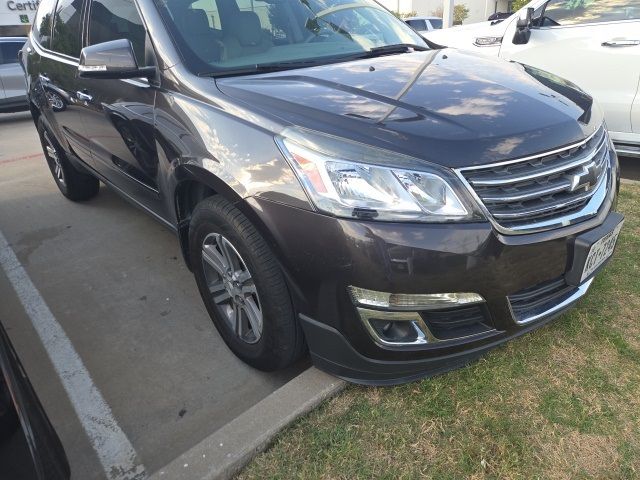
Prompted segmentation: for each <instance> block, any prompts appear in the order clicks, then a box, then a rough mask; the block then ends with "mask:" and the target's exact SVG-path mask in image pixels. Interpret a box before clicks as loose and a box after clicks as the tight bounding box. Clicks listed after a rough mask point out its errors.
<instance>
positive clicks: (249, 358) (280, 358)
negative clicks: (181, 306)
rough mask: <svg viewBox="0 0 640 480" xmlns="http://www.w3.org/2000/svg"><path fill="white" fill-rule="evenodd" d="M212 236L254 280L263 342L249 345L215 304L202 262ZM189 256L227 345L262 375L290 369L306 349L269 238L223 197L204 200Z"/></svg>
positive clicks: (192, 227) (192, 228) (194, 218)
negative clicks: (225, 245) (220, 240)
mask: <svg viewBox="0 0 640 480" xmlns="http://www.w3.org/2000/svg"><path fill="white" fill-rule="evenodd" d="M212 235H214V236H215V235H222V236H224V239H225V240H228V241H229V242H230V243H231V245H232V247H233V248H234V249H235V250H236V252H237V253H238V254H239V255H240V256H241V260H242V261H243V262H244V264H246V267H247V270H248V272H250V274H251V277H252V282H253V284H254V285H253V286H254V287H255V289H256V292H257V295H258V296H259V304H260V307H261V312H262V331H261V336H260V338H259V340H257V341H256V342H255V343H247V342H246V341H244V340H243V339H241V338H240V337H239V336H238V335H237V334H236V333H235V332H234V330H233V329H232V328H231V326H230V324H229V320H228V319H227V318H226V317H225V313H224V312H223V310H222V307H221V306H220V305H218V304H216V303H215V302H214V300H213V295H212V294H211V292H210V288H209V281H208V280H207V276H206V275H207V274H206V273H205V269H206V268H207V267H206V266H205V264H204V262H203V245H204V242H205V241H206V239H208V238H211V236H212ZM189 253H190V258H191V264H192V267H193V272H194V275H195V278H196V282H197V284H198V289H199V290H200V295H201V296H202V299H203V301H204V304H205V306H206V308H207V311H208V312H209V315H210V316H211V319H212V320H213V323H214V324H215V326H216V328H217V329H218V331H219V332H220V335H221V336H222V338H223V340H224V341H225V343H226V344H227V346H228V347H229V348H230V349H231V350H232V351H233V352H234V353H235V354H236V355H237V356H238V357H239V358H240V359H241V360H243V361H244V362H245V363H247V364H249V365H251V366H252V367H254V368H257V369H259V370H263V371H273V370H278V369H281V368H284V367H287V366H289V365H291V364H292V363H294V362H295V361H296V360H298V359H299V358H300V357H301V356H302V354H303V353H304V352H305V349H306V346H305V342H304V336H303V333H302V329H301V327H300V324H299V323H298V321H297V320H296V318H295V313H294V308H293V305H292V302H291V296H290V294H289V289H288V287H287V284H286V282H285V279H284V275H283V272H282V270H281V268H280V266H279V265H278V262H277V261H276V259H275V257H274V255H273V253H272V252H271V250H270V249H269V247H268V246H267V244H266V242H265V240H264V239H263V238H262V236H261V235H260V234H259V233H258V231H257V230H256V229H255V228H254V226H253V225H252V224H251V222H250V221H249V220H248V219H247V217H245V216H244V215H243V214H242V213H241V212H240V211H239V210H238V209H237V208H235V207H234V206H233V205H232V204H231V203H229V202H228V201H227V200H225V199H224V198H222V197H220V196H213V197H209V198H207V199H205V200H203V201H202V202H200V203H199V204H198V205H197V206H196V208H195V210H194V212H193V216H192V218H191V223H190V225H189Z"/></svg>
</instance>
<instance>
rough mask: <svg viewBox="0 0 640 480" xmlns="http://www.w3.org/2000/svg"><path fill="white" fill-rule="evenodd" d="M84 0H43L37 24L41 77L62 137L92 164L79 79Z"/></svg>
mask: <svg viewBox="0 0 640 480" xmlns="http://www.w3.org/2000/svg"><path fill="white" fill-rule="evenodd" d="M84 8H85V1H84V0H57V2H51V3H50V2H49V1H48V0H44V1H43V2H41V4H40V7H39V8H38V13H37V15H36V22H37V26H35V27H34V37H36V42H35V44H34V47H35V50H36V52H37V54H38V60H37V61H38V62H39V66H38V68H37V69H36V71H37V72H38V78H37V79H35V81H36V82H37V83H38V84H39V86H40V87H41V88H42V90H43V93H44V94H45V96H46V98H47V100H48V103H49V107H50V108H49V110H48V111H46V112H45V116H46V117H47V118H49V119H50V120H53V121H52V126H53V127H54V128H55V129H56V130H57V132H58V137H59V140H60V141H61V142H63V143H65V142H66V145H65V147H66V149H67V150H69V151H71V152H72V153H73V154H75V155H76V156H77V157H79V158H80V159H82V160H83V161H84V162H85V163H87V164H88V165H91V153H90V151H89V148H88V142H87V139H86V136H85V130H84V125H83V123H84V118H83V104H84V101H83V99H82V93H81V90H82V88H83V87H82V86H81V84H82V81H81V80H80V79H77V78H76V72H77V71H78V59H79V58H80V47H81V28H80V27H81V25H82V15H83V13H84Z"/></svg>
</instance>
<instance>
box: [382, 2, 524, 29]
mask: <svg viewBox="0 0 640 480" xmlns="http://www.w3.org/2000/svg"><path fill="white" fill-rule="evenodd" d="M378 1H379V2H380V3H381V4H382V5H384V6H385V7H387V8H388V9H389V10H391V11H393V12H399V13H400V14H403V15H409V14H412V13H414V12H415V15H417V16H420V17H422V16H442V13H441V12H442V4H443V0H378ZM511 3H512V2H511V1H510V0H455V4H456V5H458V4H461V5H462V4H464V5H466V7H467V8H468V9H469V16H468V17H467V18H466V19H465V21H464V23H465V24H466V23H476V22H484V21H486V20H487V18H489V15H491V14H493V13H496V12H508V11H510V6H511Z"/></svg>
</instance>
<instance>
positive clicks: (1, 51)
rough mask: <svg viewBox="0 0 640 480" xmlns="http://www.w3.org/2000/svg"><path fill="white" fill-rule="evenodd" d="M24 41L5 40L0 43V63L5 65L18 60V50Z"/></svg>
mask: <svg viewBox="0 0 640 480" xmlns="http://www.w3.org/2000/svg"><path fill="white" fill-rule="evenodd" d="M23 45H24V43H22V42H20V43H16V42H5V43H0V63H1V64H2V65H7V64H9V63H17V62H18V52H19V51H20V49H21V48H22V46H23Z"/></svg>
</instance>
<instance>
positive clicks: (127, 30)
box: [22, 0, 623, 384]
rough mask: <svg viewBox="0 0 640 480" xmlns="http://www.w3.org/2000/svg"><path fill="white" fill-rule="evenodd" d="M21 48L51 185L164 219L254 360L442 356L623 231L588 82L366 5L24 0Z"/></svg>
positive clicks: (402, 368)
mask: <svg viewBox="0 0 640 480" xmlns="http://www.w3.org/2000/svg"><path fill="white" fill-rule="evenodd" d="M22 61H23V64H24V66H25V69H26V72H27V83H28V95H29V101H30V108H31V111H32V114H33V118H34V121H35V123H36V125H37V128H38V132H39V133H40V138H41V141H42V145H43V148H44V151H45V154H46V159H47V162H48V164H49V167H50V169H51V171H52V173H53V176H54V180H55V181H56V184H57V185H58V187H59V188H60V190H61V192H62V193H63V194H64V195H65V196H67V197H68V198H70V199H71V200H76V201H86V200H89V199H90V198H91V197H93V196H95V195H96V194H97V193H98V190H99V181H102V182H104V183H105V184H107V185H108V186H110V187H112V188H114V189H115V190H117V191H118V192H119V193H120V194H122V195H123V196H124V197H126V198H127V199H128V200H130V201H131V202H133V203H134V204H136V205H138V206H139V207H140V208H142V209H144V210H145V211H147V212H148V213H149V214H151V215H152V216H154V217H155V218H157V219H158V220H159V221H160V222H161V223H163V224H164V225H166V226H167V227H168V228H170V229H172V230H174V231H175V232H176V234H177V237H178V239H179V241H180V245H181V246H182V251H183V253H184V257H185V260H186V262H187V263H188V265H189V267H190V268H191V269H192V271H193V272H194V274H195V278H196V280H197V284H198V287H199V289H200V293H201V294H202V298H203V300H204V303H205V305H206V307H207V309H208V311H209V314H210V315H211V318H212V320H213V322H214V324H215V325H216V327H217V328H218V330H219V332H220V334H221V335H222V337H223V338H224V340H225V341H226V343H227V344H228V345H229V347H230V348H231V349H232V350H233V351H234V352H235V353H236V354H237V355H238V356H239V357H240V358H242V359H243V360H244V361H246V362H247V363H249V364H250V365H253V366H255V367H256V368H260V369H264V370H273V369H278V368H281V367H284V366H286V365H288V364H291V363H292V362H294V361H295V360H296V359H298V358H299V357H300V356H301V355H302V354H303V353H304V352H305V351H306V350H307V348H308V350H309V351H310V353H311V356H312V359H313V361H314V363H315V364H316V365H317V366H318V367H320V368H323V369H325V370H327V371H329V372H332V373H334V374H336V375H338V376H341V377H344V378H347V379H349V380H352V381H356V382H363V383H377V384H389V383H397V382H402V381H408V380H411V379H414V378H418V377H421V376H425V375H430V374H434V373H437V372H441V371H444V370H447V369H451V368H454V367H456V366H460V365H463V364H465V363H467V362H469V361H470V360H472V359H474V358H476V357H478V356H479V355H481V354H482V353H484V352H486V351H487V350H489V349H490V348H492V347H494V346H496V345H498V344H500V343H501V342H504V341H506V340H508V339H510V338H513V337H515V336H517V335H520V334H522V333H524V332H527V331H529V330H531V329H533V328H536V327H539V326H540V325H542V324H544V323H545V322H547V321H549V320H550V319H551V318H553V317H554V316H556V315H558V314H559V313H561V312H563V311H564V310H565V309H567V308H568V307H570V306H571V305H572V304H574V303H575V302H576V301H577V300H578V299H579V298H580V297H582V296H583V295H584V294H585V293H586V291H587V289H588V288H589V286H590V284H591V282H592V280H593V276H594V275H595V274H596V273H597V272H598V271H599V270H600V269H601V268H602V266H603V265H604V264H605V263H606V261H607V260H608V259H609V258H610V257H611V255H612V253H613V251H614V248H615V243H616V239H617V236H618V233H619V232H620V228H621V227H622V222H623V219H622V216H621V215H620V214H618V213H615V211H614V207H615V203H616V195H617V189H618V183H619V180H618V161H617V157H616V154H615V153H614V151H613V149H612V147H611V141H610V139H609V136H608V134H607V130H606V126H605V125H604V123H603V117H602V112H601V110H600V109H599V108H598V106H597V105H596V104H594V102H593V100H592V98H591V97H590V96H589V95H587V94H585V93H584V92H583V91H581V90H580V89H579V88H577V87H576V86H575V85H572V84H570V83H568V82H566V81H563V80H562V79H560V78H557V77H555V76H553V75H550V74H548V73H546V72H542V71H539V70H536V69H533V68H530V67H528V66H525V65H520V64H515V63H506V62H503V61H497V60H488V59H480V58H477V57H474V56H473V55H469V54H465V53H463V52H458V51H455V50H450V49H433V48H430V46H429V45H428V44H427V43H425V40H423V39H422V38H421V37H420V36H419V35H417V34H416V33H415V32H414V31H413V30H411V29H410V28H409V27H408V26H407V25H405V24H404V23H403V22H402V21H400V20H398V19H396V18H395V17H394V16H393V15H392V14H391V13H390V12H388V11H387V10H385V9H384V8H382V7H381V6H380V5H379V4H377V3H376V2H374V1H372V0H197V1H194V0H42V2H41V3H40V7H39V9H38V13H37V18H36V21H35V23H34V26H33V30H32V32H31V36H30V38H29V41H28V44H27V46H26V47H25V49H24V50H23V58H22ZM52 93H55V95H56V96H55V97H52ZM52 98H55V103H54V102H53V101H52ZM148 241H149V242H152V241H153V239H152V238H149V239H148ZM140 248H141V249H144V244H143V245H140ZM176 288H178V287H176ZM180 288H181V287H180Z"/></svg>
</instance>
